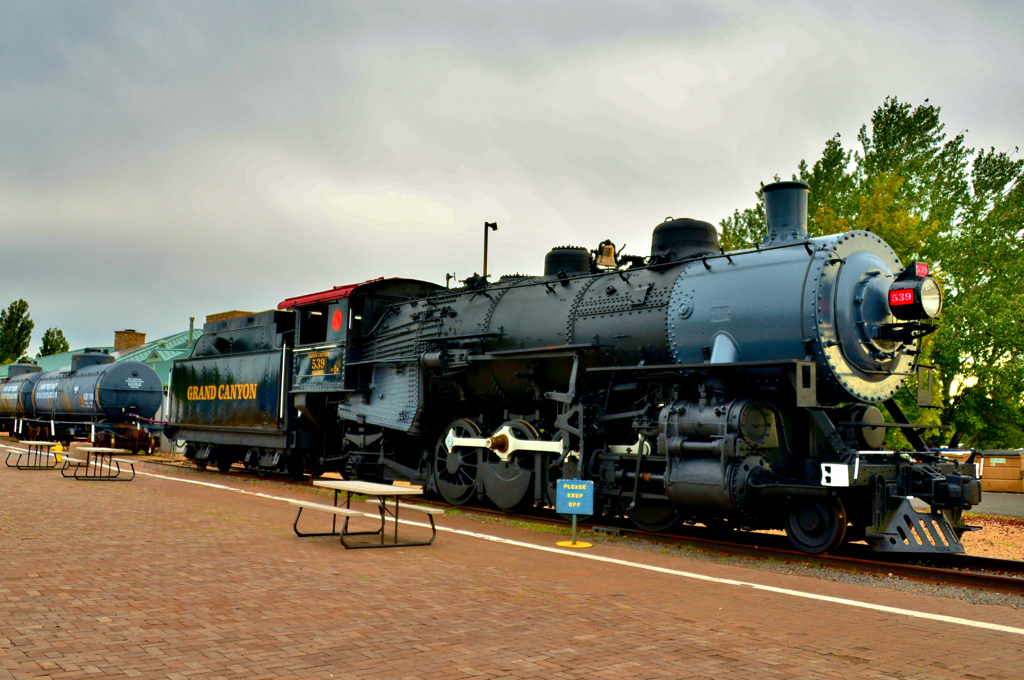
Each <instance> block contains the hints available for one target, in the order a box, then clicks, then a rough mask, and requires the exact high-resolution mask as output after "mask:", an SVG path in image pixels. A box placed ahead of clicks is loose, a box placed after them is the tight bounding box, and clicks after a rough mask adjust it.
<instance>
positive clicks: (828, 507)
mask: <svg viewBox="0 0 1024 680" xmlns="http://www.w3.org/2000/svg"><path fill="white" fill-rule="evenodd" d="M786 536H788V537H789V542H790V543H792V544H793V545H795V546H796V547H797V548H799V549H800V550H802V551H804V552H805V553H811V554H812V555H816V554H818V553H823V552H825V551H826V550H831V549H833V548H836V547H837V546H839V545H840V544H841V543H842V542H843V539H844V538H845V536H846V509H845V508H844V507H843V502H842V501H841V500H839V499H838V498H829V499H825V500H820V501H807V502H806V503H801V504H799V505H795V506H793V507H792V508H790V510H789V514H787V515H786Z"/></svg>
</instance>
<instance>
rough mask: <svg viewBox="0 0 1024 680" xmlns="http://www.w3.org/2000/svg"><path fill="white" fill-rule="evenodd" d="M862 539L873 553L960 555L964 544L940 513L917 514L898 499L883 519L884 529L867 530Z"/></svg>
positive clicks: (904, 501) (870, 528)
mask: <svg viewBox="0 0 1024 680" xmlns="http://www.w3.org/2000/svg"><path fill="white" fill-rule="evenodd" d="M864 537H865V538H866V539H867V540H868V541H869V542H871V544H872V548H873V549H874V550H875V552H886V553H932V554H934V553H954V554H963V553H965V552H966V551H965V550H964V546H963V544H962V543H961V542H960V539H959V538H957V535H956V531H954V530H953V527H951V526H950V525H949V521H948V520H947V519H946V516H945V515H943V514H942V513H941V512H928V513H924V512H918V511H917V510H915V509H914V506H913V505H911V503H910V500H909V499H907V498H901V499H900V501H899V505H897V506H896V509H894V510H892V511H890V512H889V514H887V515H886V516H885V520H884V521H883V526H881V527H877V526H875V527H869V528H868V531H867V533H866V534H865V535H864Z"/></svg>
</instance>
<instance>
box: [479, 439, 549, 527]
mask: <svg viewBox="0 0 1024 680" xmlns="http://www.w3.org/2000/svg"><path fill="white" fill-rule="evenodd" d="M505 427H507V428H508V429H509V430H510V431H511V432H512V434H513V435H514V436H515V438H516V439H526V440H530V441H533V440H536V439H539V438H540V434H539V433H538V432H537V430H536V429H534V427H533V425H530V423H528V422H526V421H525V420H510V421H509V422H507V423H504V424H503V425H502V428H505ZM533 460H534V453H533V452H532V451H518V452H515V453H513V454H512V455H511V456H510V457H509V459H508V460H507V461H503V460H501V459H500V458H498V455H497V454H496V453H494V452H493V451H488V450H485V451H484V463H483V465H482V466H481V468H480V477H481V478H482V479H483V482H484V491H486V492H487V497H488V498H490V499H491V502H492V503H494V505H495V506H497V508H498V509H499V510H504V511H505V512H516V511H518V510H521V509H523V507H524V506H527V505H532V503H533V497H532V496H531V495H530V493H531V492H532V491H533V470H534V462H533Z"/></svg>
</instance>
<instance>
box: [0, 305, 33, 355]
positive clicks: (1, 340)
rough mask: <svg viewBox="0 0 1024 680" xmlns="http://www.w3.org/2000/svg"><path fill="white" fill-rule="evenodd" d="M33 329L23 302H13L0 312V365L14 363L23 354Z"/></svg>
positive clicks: (29, 341) (30, 340)
mask: <svg viewBox="0 0 1024 680" xmlns="http://www.w3.org/2000/svg"><path fill="white" fill-rule="evenodd" d="M35 327H36V324H35V322H33V321H32V318H31V317H30V316H29V313H28V303H27V302H25V301H24V300H15V301H14V302H12V303H11V304H10V306H9V307H7V309H5V310H3V311H0V365H2V364H9V363H11V362H12V361H16V360H17V359H18V358H19V357H20V356H22V355H23V354H24V353H25V350H27V349H28V346H29V344H30V343H31V342H32V330H33V329H34V328H35Z"/></svg>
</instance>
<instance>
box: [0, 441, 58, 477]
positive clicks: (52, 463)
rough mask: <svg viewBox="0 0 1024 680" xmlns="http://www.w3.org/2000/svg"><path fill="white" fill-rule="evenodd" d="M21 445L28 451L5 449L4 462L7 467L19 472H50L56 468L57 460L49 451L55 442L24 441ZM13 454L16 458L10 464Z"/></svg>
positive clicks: (12, 448)
mask: <svg viewBox="0 0 1024 680" xmlns="http://www.w3.org/2000/svg"><path fill="white" fill-rule="evenodd" d="M21 444H23V445H24V446H27V447H28V449H17V448H14V447H7V459H6V460H4V463H5V464H6V465H7V467H13V468H18V469H19V470H52V469H54V468H55V467H57V458H56V456H54V455H53V454H51V453H50V449H51V448H53V447H54V446H56V445H57V442H35V441H24V442H21ZM15 454H17V456H18V457H17V458H15V459H14V462H13V463H11V456H13V455H15ZM23 458H24V459H25V460H24V462H23V461H22V459H23Z"/></svg>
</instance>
